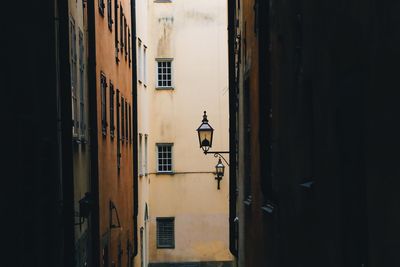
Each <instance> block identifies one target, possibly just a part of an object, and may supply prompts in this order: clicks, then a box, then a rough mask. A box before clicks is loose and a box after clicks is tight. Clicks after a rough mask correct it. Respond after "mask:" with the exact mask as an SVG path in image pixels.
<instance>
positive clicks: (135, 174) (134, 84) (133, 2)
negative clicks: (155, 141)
mask: <svg viewBox="0 0 400 267" xmlns="http://www.w3.org/2000/svg"><path fill="white" fill-rule="evenodd" d="M131 29H132V36H131V38H132V41H131V43H132V102H133V103H132V120H133V122H132V125H133V157H132V159H133V197H134V199H133V243H134V246H133V257H136V256H137V254H138V222H137V221H138V220H137V218H138V200H139V197H138V193H139V191H138V184H139V183H138V155H137V154H138V153H137V152H138V151H137V150H138V148H137V146H138V140H137V136H138V116H137V114H138V113H137V112H138V108H137V105H138V101H137V82H136V68H137V66H136V65H137V62H136V0H131Z"/></svg>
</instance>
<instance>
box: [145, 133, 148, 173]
mask: <svg viewBox="0 0 400 267" xmlns="http://www.w3.org/2000/svg"><path fill="white" fill-rule="evenodd" d="M148 173H149V171H148V168H147V134H145V135H144V174H145V175H147V174H148Z"/></svg>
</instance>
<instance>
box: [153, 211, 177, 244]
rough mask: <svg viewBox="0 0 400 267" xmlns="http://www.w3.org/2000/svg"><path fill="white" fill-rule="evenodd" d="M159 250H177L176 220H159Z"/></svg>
mask: <svg viewBox="0 0 400 267" xmlns="http://www.w3.org/2000/svg"><path fill="white" fill-rule="evenodd" d="M157 248H175V218H157Z"/></svg>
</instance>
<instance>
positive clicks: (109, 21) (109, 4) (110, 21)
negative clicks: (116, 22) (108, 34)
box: [107, 0, 113, 31]
mask: <svg viewBox="0 0 400 267" xmlns="http://www.w3.org/2000/svg"><path fill="white" fill-rule="evenodd" d="M111 16H112V13H111V0H107V20H108V29H109V30H110V31H112V24H113V20H112V17H111Z"/></svg>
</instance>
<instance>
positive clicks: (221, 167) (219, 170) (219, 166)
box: [215, 158, 225, 177]
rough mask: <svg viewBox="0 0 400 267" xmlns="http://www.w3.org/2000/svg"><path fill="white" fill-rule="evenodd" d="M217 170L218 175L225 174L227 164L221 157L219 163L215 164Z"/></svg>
mask: <svg viewBox="0 0 400 267" xmlns="http://www.w3.org/2000/svg"><path fill="white" fill-rule="evenodd" d="M215 171H216V173H217V176H218V177H222V176H224V172H225V166H224V164H222V161H221V158H219V159H218V163H217V165H215Z"/></svg>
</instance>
